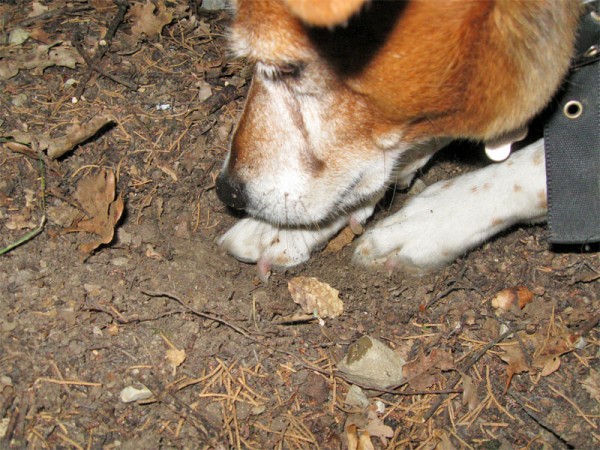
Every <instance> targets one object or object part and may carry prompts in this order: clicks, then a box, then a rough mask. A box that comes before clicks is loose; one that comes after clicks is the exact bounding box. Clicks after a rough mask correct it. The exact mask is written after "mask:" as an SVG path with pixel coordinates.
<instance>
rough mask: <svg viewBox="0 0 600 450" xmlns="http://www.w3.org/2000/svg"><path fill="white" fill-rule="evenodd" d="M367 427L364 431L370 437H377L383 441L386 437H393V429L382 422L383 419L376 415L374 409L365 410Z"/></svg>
mask: <svg viewBox="0 0 600 450" xmlns="http://www.w3.org/2000/svg"><path fill="white" fill-rule="evenodd" d="M367 421H368V422H367V428H366V431H367V433H369V436H371V437H378V438H380V439H381V440H382V441H383V442H384V446H385V442H386V441H385V440H386V438H392V437H394V430H393V429H392V427H389V426H387V425H385V424H384V423H383V420H381V418H380V417H379V416H378V415H377V413H376V412H375V411H368V412H367Z"/></svg>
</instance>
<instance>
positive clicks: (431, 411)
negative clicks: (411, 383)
mask: <svg viewBox="0 0 600 450" xmlns="http://www.w3.org/2000/svg"><path fill="white" fill-rule="evenodd" d="M522 329H523V327H518V328H515V329H513V330H507V331H505V332H504V333H502V334H501V335H500V336H498V337H497V338H496V339H494V340H493V341H491V342H489V343H487V344H486V345H485V346H484V347H483V348H482V349H481V350H479V351H478V352H477V353H475V354H474V355H473V356H472V357H471V358H470V359H469V360H467V361H466V362H465V363H464V364H463V365H462V366H461V368H460V369H458V371H457V373H456V374H455V375H454V376H453V377H452V378H451V379H450V381H448V383H447V384H446V389H453V388H454V386H456V385H457V384H458V382H459V381H460V379H461V377H462V374H463V373H466V372H467V371H468V370H469V369H470V368H471V367H472V366H474V365H475V364H476V363H477V361H479V360H480V359H481V358H482V357H483V355H485V354H486V353H487V351H488V350H489V349H491V348H492V347H494V346H496V345H498V344H499V343H500V342H502V341H503V340H504V339H506V338H507V337H509V336H510V335H511V334H513V333H516V332H517V331H521V330H522ZM445 400H446V396H445V395H444V396H442V397H439V398H438V399H437V400H436V402H435V403H434V404H433V405H432V406H431V408H429V411H427V413H426V414H425V416H424V417H423V422H427V421H428V420H429V419H431V417H432V416H433V415H434V414H435V412H436V411H437V409H438V408H439V407H440V406H441V404H442V403H444V401H445Z"/></svg>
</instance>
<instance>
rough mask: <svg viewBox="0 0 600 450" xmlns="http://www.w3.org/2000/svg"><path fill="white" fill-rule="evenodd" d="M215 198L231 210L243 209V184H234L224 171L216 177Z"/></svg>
mask: <svg viewBox="0 0 600 450" xmlns="http://www.w3.org/2000/svg"><path fill="white" fill-rule="evenodd" d="M217 196H218V197H219V199H220V200H221V201H222V202H223V203H225V204H226V205H227V206H231V207H232V208H235V209H244V208H245V207H246V196H245V194H244V184H243V183H237V182H235V181H234V180H232V179H231V177H229V176H228V175H227V173H226V172H224V171H223V172H221V174H220V175H219V176H218V177H217Z"/></svg>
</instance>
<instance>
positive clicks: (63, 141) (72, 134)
mask: <svg viewBox="0 0 600 450" xmlns="http://www.w3.org/2000/svg"><path fill="white" fill-rule="evenodd" d="M113 122H114V118H113V117H112V116H111V115H109V114H101V115H98V116H95V117H93V118H92V119H90V120H89V121H87V122H86V123H81V124H80V123H77V124H74V125H71V126H70V127H69V128H67V130H66V131H65V135H64V136H63V137H60V138H54V139H51V140H50V141H49V142H48V147H47V148H48V156H49V157H50V158H52V159H56V158H59V157H61V156H62V155H64V154H65V153H67V152H68V151H70V150H72V149H73V148H75V146H77V145H79V144H81V143H82V142H84V141H86V140H88V139H89V138H91V137H92V136H94V135H95V134H96V133H97V132H98V131H100V130H101V129H102V128H104V127H105V126H107V125H109V124H111V123H113Z"/></svg>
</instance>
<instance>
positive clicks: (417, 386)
mask: <svg viewBox="0 0 600 450" xmlns="http://www.w3.org/2000/svg"><path fill="white" fill-rule="evenodd" d="M453 368H454V359H453V358H452V354H451V353H449V352H447V351H446V350H440V349H433V350H432V351H431V353H430V354H429V355H428V356H425V354H424V353H421V354H420V355H419V356H418V357H417V359H415V360H414V361H411V362H409V363H406V364H405V365H404V367H403V368H402V374H403V375H404V377H405V378H407V379H408V384H409V385H410V387H411V388H412V389H414V390H423V389H427V388H429V387H431V386H432V385H434V384H435V383H437V382H439V381H441V372H442V371H447V370H451V369H453Z"/></svg>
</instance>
